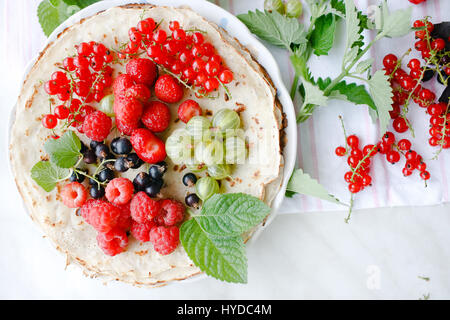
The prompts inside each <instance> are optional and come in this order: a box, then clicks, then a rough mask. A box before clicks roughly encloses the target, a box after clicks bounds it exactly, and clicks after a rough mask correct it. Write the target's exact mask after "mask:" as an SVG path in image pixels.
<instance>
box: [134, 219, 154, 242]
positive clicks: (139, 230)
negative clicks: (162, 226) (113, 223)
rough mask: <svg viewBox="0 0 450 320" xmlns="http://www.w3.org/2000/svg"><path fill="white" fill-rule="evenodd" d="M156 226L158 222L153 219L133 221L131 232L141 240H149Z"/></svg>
mask: <svg viewBox="0 0 450 320" xmlns="http://www.w3.org/2000/svg"><path fill="white" fill-rule="evenodd" d="M155 227H156V223H155V222H153V221H147V222H145V223H138V222H136V221H133V223H132V224H131V234H132V235H133V237H135V238H136V239H137V240H139V241H140V242H149V241H150V231H151V230H152V229H153V228H155Z"/></svg>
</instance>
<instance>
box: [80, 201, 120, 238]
mask: <svg viewBox="0 0 450 320" xmlns="http://www.w3.org/2000/svg"><path fill="white" fill-rule="evenodd" d="M82 215H83V216H84V217H85V219H86V222H88V223H89V224H90V225H91V226H93V227H94V228H95V229H96V230H97V231H98V232H103V233H105V232H109V231H111V230H112V229H114V228H115V227H116V226H117V223H118V221H119V217H120V215H121V210H120V209H119V208H118V207H116V206H114V205H112V204H111V203H109V202H107V201H104V200H93V201H92V202H89V204H88V205H87V207H86V208H83V209H82Z"/></svg>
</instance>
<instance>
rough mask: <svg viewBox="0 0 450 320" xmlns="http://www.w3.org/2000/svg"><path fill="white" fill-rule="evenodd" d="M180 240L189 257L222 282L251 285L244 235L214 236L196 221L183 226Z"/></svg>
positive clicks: (187, 222)
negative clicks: (248, 279)
mask: <svg viewBox="0 0 450 320" xmlns="http://www.w3.org/2000/svg"><path fill="white" fill-rule="evenodd" d="M180 240H181V244H182V245H183V247H184V249H185V250H186V253H187V254H188V256H189V258H190V259H191V260H192V261H193V262H194V264H195V265H196V266H197V267H199V268H200V270H202V271H203V272H205V273H206V274H207V275H209V276H212V277H214V278H216V279H219V280H222V281H227V282H232V283H247V258H246V255H245V247H244V242H243V240H242V238H241V236H235V237H217V236H213V235H210V234H208V233H207V232H205V231H204V230H203V229H202V228H201V226H200V224H199V223H198V221H197V219H195V218H194V219H192V220H189V221H186V222H185V223H183V225H182V226H181V228H180Z"/></svg>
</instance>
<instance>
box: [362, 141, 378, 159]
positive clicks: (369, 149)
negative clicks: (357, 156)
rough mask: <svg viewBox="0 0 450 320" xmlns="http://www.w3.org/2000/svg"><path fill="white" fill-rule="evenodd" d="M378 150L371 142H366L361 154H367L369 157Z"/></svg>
mask: <svg viewBox="0 0 450 320" xmlns="http://www.w3.org/2000/svg"><path fill="white" fill-rule="evenodd" d="M377 152H378V150H377V148H375V146H374V145H373V144H368V145H367V146H365V147H364V148H363V155H364V156H367V155H369V154H370V155H369V157H373V156H374V155H375V154H376V153H377Z"/></svg>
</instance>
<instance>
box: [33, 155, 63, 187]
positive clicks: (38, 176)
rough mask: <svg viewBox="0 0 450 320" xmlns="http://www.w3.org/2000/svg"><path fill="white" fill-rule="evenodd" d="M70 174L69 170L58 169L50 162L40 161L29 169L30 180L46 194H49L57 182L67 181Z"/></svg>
mask: <svg viewBox="0 0 450 320" xmlns="http://www.w3.org/2000/svg"><path fill="white" fill-rule="evenodd" d="M70 173H71V170H70V169H64V168H60V167H58V166H56V165H55V164H53V163H51V162H50V161H40V162H38V163H36V164H35V165H34V167H33V168H32V169H31V178H32V179H33V180H34V181H35V182H36V183H37V184H38V185H39V186H40V187H42V189H44V190H45V191H46V192H50V191H52V190H53V189H55V187H56V184H57V183H58V182H60V181H64V180H66V179H68V178H69V175H70Z"/></svg>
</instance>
